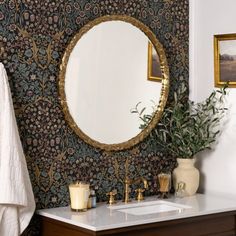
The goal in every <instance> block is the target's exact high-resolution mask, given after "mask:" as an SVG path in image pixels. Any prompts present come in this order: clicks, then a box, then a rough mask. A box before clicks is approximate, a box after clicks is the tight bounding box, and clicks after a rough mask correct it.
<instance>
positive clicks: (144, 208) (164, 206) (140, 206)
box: [110, 200, 191, 215]
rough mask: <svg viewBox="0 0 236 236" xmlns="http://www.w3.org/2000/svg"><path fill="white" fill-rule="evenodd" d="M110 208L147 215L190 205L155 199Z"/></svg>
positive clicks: (181, 208)
mask: <svg viewBox="0 0 236 236" xmlns="http://www.w3.org/2000/svg"><path fill="white" fill-rule="evenodd" d="M110 208H111V209H114V210H118V211H119V212H124V213H127V214H131V215H149V214H157V213H162V212H173V211H175V212H182V211H183V210H184V209H189V208H191V207H190V206H187V205H181V204H177V203H172V202H168V201H162V200H161V201H160V200H157V201H149V202H141V203H135V204H128V205H120V206H112V207H110Z"/></svg>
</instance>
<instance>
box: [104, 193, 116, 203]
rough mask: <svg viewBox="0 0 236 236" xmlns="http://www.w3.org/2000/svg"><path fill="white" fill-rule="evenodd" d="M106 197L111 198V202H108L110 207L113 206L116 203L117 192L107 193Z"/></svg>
mask: <svg viewBox="0 0 236 236" xmlns="http://www.w3.org/2000/svg"><path fill="white" fill-rule="evenodd" d="M106 195H107V196H109V200H108V204H109V205H113V204H115V203H116V201H115V195H116V192H113V191H111V192H109V193H107V194H106Z"/></svg>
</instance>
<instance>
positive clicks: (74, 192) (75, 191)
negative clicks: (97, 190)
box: [69, 182, 89, 211]
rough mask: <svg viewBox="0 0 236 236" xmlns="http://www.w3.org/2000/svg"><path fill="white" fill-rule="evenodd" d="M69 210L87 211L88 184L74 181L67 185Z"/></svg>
mask: <svg viewBox="0 0 236 236" xmlns="http://www.w3.org/2000/svg"><path fill="white" fill-rule="evenodd" d="M69 192H70V202H71V210H74V211H87V205H88V198H89V184H84V183H81V182H80V183H78V182H77V183H75V184H70V185H69Z"/></svg>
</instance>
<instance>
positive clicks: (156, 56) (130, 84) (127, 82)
mask: <svg viewBox="0 0 236 236" xmlns="http://www.w3.org/2000/svg"><path fill="white" fill-rule="evenodd" d="M59 77H60V78H59V94H60V99H61V104H62V107H63V111H64V113H65V118H66V120H67V121H68V123H69V125H70V126H71V128H72V129H73V130H74V131H75V132H76V134H77V135H78V136H79V137H80V138H82V139H83V140H84V141H85V142H87V143H88V144H90V145H92V146H94V147H96V148H101V149H104V150H107V151H112V150H123V149H128V148H131V147H132V146H134V145H136V144H138V143H139V142H141V141H142V140H143V139H144V138H145V137H146V136H147V135H148V134H149V133H150V132H151V130H152V129H153V128H154V127H155V126H156V125H157V123H158V121H159V119H160V117H161V115H162V112H163V110H164V107H165V104H166V100H167V97H168V92H169V69H168V65H167V60H166V56H165V52H164V49H163V47H162V45H161V43H160V42H159V41H158V39H157V38H156V36H155V35H154V34H153V32H152V31H151V30H150V29H149V28H148V27H147V26H145V25H144V24H143V23H141V22H140V21H138V20H136V19H134V18H132V17H128V16H119V15H113V16H103V17H100V18H97V19H96V20H94V21H92V22H90V23H89V24H87V25H85V26H84V27H83V28H82V29H81V30H80V31H79V32H78V33H77V34H76V35H75V36H74V38H73V39H72V40H71V42H70V43H69V45H68V47H67V48H66V51H65V53H64V56H63V59H62V63H61V67H60V76H59ZM139 102H141V106H143V107H146V110H145V112H146V114H152V113H153V114H154V115H153V117H152V119H151V121H150V123H149V124H148V126H147V127H146V128H145V129H144V130H140V129H139V126H140V123H141V121H140V119H139V117H138V116H137V114H132V113H131V110H132V108H134V107H135V106H136V104H138V103H139ZM153 102H154V103H155V111H154V112H153V110H152V109H153Z"/></svg>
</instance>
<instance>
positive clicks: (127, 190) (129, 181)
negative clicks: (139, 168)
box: [124, 177, 148, 203]
mask: <svg viewBox="0 0 236 236" xmlns="http://www.w3.org/2000/svg"><path fill="white" fill-rule="evenodd" d="M142 182H143V186H144V188H145V189H148V182H147V180H146V179H145V178H143V177H139V178H136V179H133V180H132V179H129V178H128V177H126V178H125V181H124V183H125V198H124V202H125V203H128V202H130V198H129V194H130V185H131V184H140V183H142Z"/></svg>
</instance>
